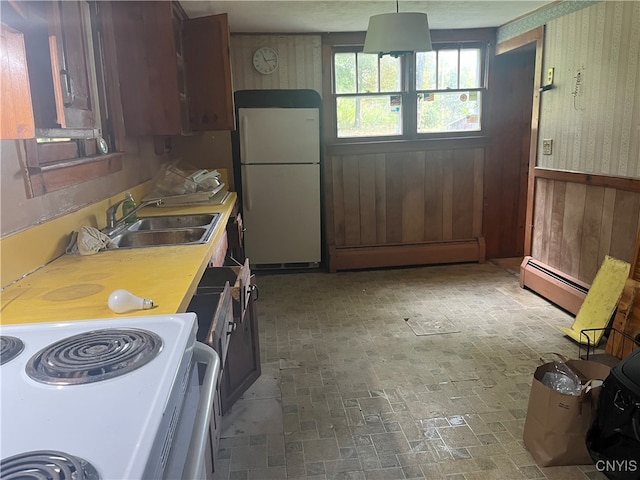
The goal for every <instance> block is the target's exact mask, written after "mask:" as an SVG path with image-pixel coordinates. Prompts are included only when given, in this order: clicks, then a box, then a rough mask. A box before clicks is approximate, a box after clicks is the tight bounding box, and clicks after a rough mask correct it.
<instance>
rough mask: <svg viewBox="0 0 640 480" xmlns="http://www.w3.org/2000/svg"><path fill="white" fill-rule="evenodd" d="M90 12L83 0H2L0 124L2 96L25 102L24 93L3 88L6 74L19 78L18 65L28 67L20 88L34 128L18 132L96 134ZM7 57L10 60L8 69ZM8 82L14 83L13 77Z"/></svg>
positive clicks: (15, 124) (52, 134) (81, 135)
mask: <svg viewBox="0 0 640 480" xmlns="http://www.w3.org/2000/svg"><path fill="white" fill-rule="evenodd" d="M89 17H90V13H89V4H88V3H87V2H86V1H53V2H51V1H49V2H12V4H9V3H8V2H2V18H3V23H4V24H7V25H9V26H10V27H11V31H10V30H9V29H8V27H6V28H5V27H3V34H2V42H3V47H2V49H3V51H2V56H3V59H2V61H3V67H2V72H3V73H2V80H3V91H2V97H3V105H2V107H3V108H2V110H3V125H4V124H5V122H4V120H5V118H4V115H5V113H6V112H4V110H5V108H4V107H5V102H11V103H14V104H15V103H17V102H20V104H21V105H23V107H21V108H27V103H24V102H25V100H24V94H23V93H22V94H21V93H20V92H18V91H16V90H13V91H12V92H11V93H9V92H8V91H5V90H6V86H4V85H5V83H4V81H5V76H10V77H11V78H14V79H17V78H19V76H20V75H22V74H19V73H18V70H23V71H28V78H27V79H26V80H25V81H22V80H21V83H22V85H21V86H20V90H21V91H23V90H25V89H27V91H28V92H29V96H30V104H31V109H32V115H33V119H34V123H35V129H36V131H35V132H31V134H30V135H29V136H28V137H27V136H25V135H23V136H22V137H21V138H29V137H34V136H40V137H43V136H44V137H56V136H57V137H60V136H62V137H68V136H71V135H70V134H69V133H68V132H67V130H68V129H72V130H74V135H73V136H79V137H86V138H91V137H95V136H96V132H97V130H98V129H99V128H100V127H99V124H100V121H99V114H98V112H97V108H96V101H95V96H96V94H95V88H96V87H95V82H96V80H95V70H94V68H93V61H92V59H93V52H92V43H91V42H92V37H91V31H90V28H91V24H90V18H89ZM10 32H13V33H10ZM17 34H21V35H22V36H23V38H24V47H23V52H24V53H23V54H21V53H18V51H19V50H20V48H21V47H19V46H18V44H17V43H16V42H17V37H16V35H17ZM5 61H10V62H11V63H10V65H9V71H5V64H4V62H5ZM6 85H12V86H13V88H16V83H15V81H11V82H10V83H8V84H6ZM14 94H15V95H16V96H15V98H5V97H11V96H12V95H14ZM16 121H17V119H16ZM7 125H10V123H9V124H7ZM7 125H5V126H3V130H4V128H5V127H6V126H7ZM17 125H18V124H17V123H14V124H13V127H9V128H18V126H17ZM4 138H6V137H4Z"/></svg>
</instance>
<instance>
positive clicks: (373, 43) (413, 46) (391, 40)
mask: <svg viewBox="0 0 640 480" xmlns="http://www.w3.org/2000/svg"><path fill="white" fill-rule="evenodd" d="M431 50H433V48H432V46H431V34H430V33H429V21H428V20H427V14H426V13H411V12H402V13H400V12H399V11H398V0H396V13H383V14H381V15H373V16H372V17H370V18H369V27H368V28H367V36H366V37H365V40H364V49H363V50H362V51H363V53H377V54H378V56H380V57H382V56H383V55H391V56H392V57H398V56H400V55H402V54H404V53H411V52H428V51H431Z"/></svg>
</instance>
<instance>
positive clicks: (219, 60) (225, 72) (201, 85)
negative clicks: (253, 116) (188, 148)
mask: <svg viewBox="0 0 640 480" xmlns="http://www.w3.org/2000/svg"><path fill="white" fill-rule="evenodd" d="M183 45H184V61H185V68H186V77H187V85H188V88H187V92H188V98H189V102H188V111H189V124H190V127H191V130H193V131H206V130H233V129H234V128H235V119H234V108H233V85H232V83H231V62H230V58H229V57H230V55H229V23H228V18H227V14H226V13H224V14H221V15H212V16H208V17H201V18H193V19H188V20H185V21H184V25H183Z"/></svg>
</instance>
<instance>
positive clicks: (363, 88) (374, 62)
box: [358, 53, 380, 93]
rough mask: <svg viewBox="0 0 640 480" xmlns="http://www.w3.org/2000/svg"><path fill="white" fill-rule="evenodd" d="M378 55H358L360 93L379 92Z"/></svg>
mask: <svg viewBox="0 0 640 480" xmlns="http://www.w3.org/2000/svg"><path fill="white" fill-rule="evenodd" d="M379 91H380V90H379V89H378V55H376V54H373V53H358V93H367V92H369V93H374V92H379Z"/></svg>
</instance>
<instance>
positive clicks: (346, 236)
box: [325, 147, 485, 266]
mask: <svg viewBox="0 0 640 480" xmlns="http://www.w3.org/2000/svg"><path fill="white" fill-rule="evenodd" d="M381 150H382V149H381ZM484 157H485V150H484V148H483V147H477V148H461V149H442V150H418V151H403V152H384V151H381V152H378V153H361V154H335V153H333V154H332V153H331V152H330V153H329V154H328V155H326V157H325V159H326V161H325V192H326V206H327V208H326V216H327V218H326V225H327V240H328V244H329V246H330V250H331V249H332V248H333V249H334V251H335V249H341V248H345V249H349V248H354V247H385V246H400V245H402V246H411V245H414V246H415V245H419V244H429V243H447V242H451V243H455V242H460V241H472V242H473V243H474V244H476V245H477V242H478V239H479V238H480V237H481V236H482V206H483V179H484ZM477 253H478V252H475V254H474V255H475V256H474V257H473V258H467V259H466V260H467V261H469V260H472V259H473V260H478V259H479V257H478V255H477ZM330 255H331V253H330ZM443 260H444V259H443ZM463 260H464V259H462V258H461V259H459V261H463ZM415 263H421V262H420V261H419V259H416V262H415ZM434 263H436V262H434ZM371 266H375V265H371Z"/></svg>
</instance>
